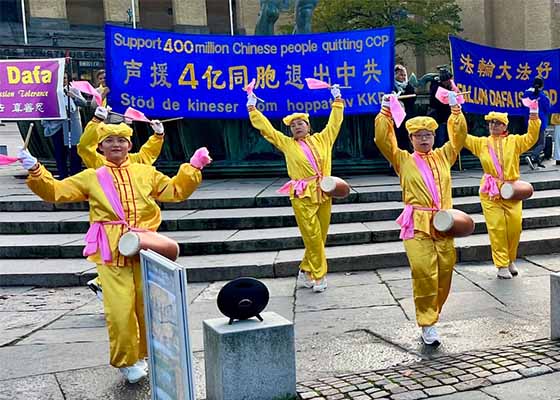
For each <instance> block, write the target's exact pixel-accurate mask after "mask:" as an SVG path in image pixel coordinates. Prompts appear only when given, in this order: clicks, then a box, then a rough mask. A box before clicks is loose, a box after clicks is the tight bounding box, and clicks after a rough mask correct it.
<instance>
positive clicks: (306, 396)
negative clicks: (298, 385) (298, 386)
mask: <svg viewBox="0 0 560 400" xmlns="http://www.w3.org/2000/svg"><path fill="white" fill-rule="evenodd" d="M299 396H300V397H301V399H302V400H307V399H315V398H317V397H319V393H317V392H304V393H300V394H299Z"/></svg>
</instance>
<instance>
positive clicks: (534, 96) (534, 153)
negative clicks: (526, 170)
mask: <svg viewBox="0 0 560 400" xmlns="http://www.w3.org/2000/svg"><path fill="white" fill-rule="evenodd" d="M543 89H544V81H543V79H542V78H539V77H537V78H535V79H534V80H533V86H531V87H530V88H529V89H527V90H526V91H525V93H524V96H523V97H526V98H528V99H530V100H538V102H539V119H540V120H541V130H540V132H539V138H538V140H537V144H536V145H535V147H534V148H533V150H531V154H530V155H528V156H526V157H525V160H526V161H527V164H528V165H529V167H530V168H531V169H537V168H546V167H545V165H544V164H543V163H542V160H543V157H544V156H543V155H542V154H541V153H542V151H543V150H544V144H545V143H544V140H545V139H544V132H545V130H546V127H547V126H548V112H549V109H550V99H549V98H548V96H547V95H546V93H544V92H543Z"/></svg>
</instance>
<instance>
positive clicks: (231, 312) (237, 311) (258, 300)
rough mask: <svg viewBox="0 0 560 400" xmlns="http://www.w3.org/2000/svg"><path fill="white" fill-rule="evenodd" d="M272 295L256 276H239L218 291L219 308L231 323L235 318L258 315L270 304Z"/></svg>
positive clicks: (260, 319) (259, 317)
mask: <svg viewBox="0 0 560 400" xmlns="http://www.w3.org/2000/svg"><path fill="white" fill-rule="evenodd" d="M269 298H270V295H269V293H268V288H267V287H266V285H265V284H264V283H262V282H261V281H259V280H258V279H255V278H237V279H234V280H233V281H231V282H228V283H227V284H226V285H225V286H224V287H223V288H222V290H220V293H218V308H219V309H220V311H221V312H222V314H224V315H225V316H226V317H228V318H229V323H230V325H231V324H232V323H233V321H234V320H236V319H237V320H243V319H249V318H252V317H257V318H258V319H259V321H262V320H263V319H262V318H261V316H260V313H261V312H262V311H263V310H264V308H265V307H266V305H267V304H268V300H269Z"/></svg>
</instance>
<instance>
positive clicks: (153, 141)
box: [78, 107, 165, 168]
mask: <svg viewBox="0 0 560 400" xmlns="http://www.w3.org/2000/svg"><path fill="white" fill-rule="evenodd" d="M107 115H108V109H107V108H105V107H97V108H96V109H95V114H94V116H93V118H92V119H91V121H90V122H89V123H88V124H87V125H86V128H85V129H84V133H83V134H82V136H81V137H80V142H79V143H78V154H79V156H80V157H81V158H82V161H83V162H84V164H85V165H86V167H87V168H99V167H102V166H103V165H104V164H105V156H103V155H102V154H100V153H98V152H97V145H98V140H97V127H98V126H99V123H100V122H103V121H105V120H106V119H107ZM152 128H153V129H154V134H153V135H152V136H150V138H149V139H148V141H147V142H146V143H144V145H143V146H142V147H141V148H140V151H139V152H138V153H130V154H129V155H128V157H129V159H130V162H131V163H133V164H134V163H140V164H148V165H152V164H153V163H154V162H155V161H156V160H157V158H158V157H159V154H160V153H161V148H162V146H163V138H164V136H165V135H164V133H163V125H162V124H161V123H160V122H159V121H153V123H152Z"/></svg>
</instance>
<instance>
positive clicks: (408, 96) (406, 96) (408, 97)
mask: <svg viewBox="0 0 560 400" xmlns="http://www.w3.org/2000/svg"><path fill="white" fill-rule="evenodd" d="M411 97H416V95H415V94H403V95H402V96H399V97H397V99H399V100H400V99H410V98H411Z"/></svg>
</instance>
